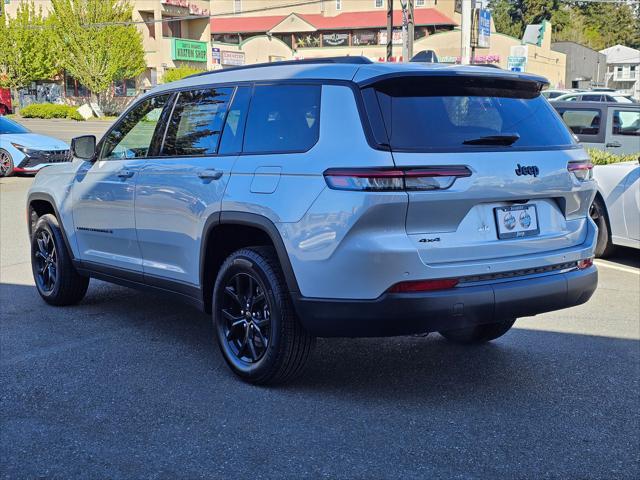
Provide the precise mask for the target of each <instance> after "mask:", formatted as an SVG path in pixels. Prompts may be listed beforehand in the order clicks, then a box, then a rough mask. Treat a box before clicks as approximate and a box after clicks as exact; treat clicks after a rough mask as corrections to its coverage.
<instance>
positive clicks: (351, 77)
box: [149, 57, 548, 94]
mask: <svg viewBox="0 0 640 480" xmlns="http://www.w3.org/2000/svg"><path fill="white" fill-rule="evenodd" d="M349 59H352V60H353V61H354V63H348V60H349ZM396 75H408V76H415V75H428V76H456V77H458V76H473V77H490V78H504V79H514V80H515V79H521V80H527V81H533V82H538V83H545V84H546V83H548V82H547V80H546V79H545V78H543V77H540V76H537V75H531V74H527V73H516V72H510V71H507V70H501V69H496V68H489V67H479V66H473V65H450V64H443V63H373V62H370V61H369V60H367V59H363V58H362V57H344V58H343V59H342V60H340V59H338V58H334V62H332V63H327V59H318V61H317V62H314V61H313V60H305V61H291V62H274V63H266V64H257V65H246V66H243V67H238V68H228V69H222V70H214V71H212V72H209V73H203V74H200V75H196V76H192V77H188V78H184V79H182V80H179V81H176V82H171V83H167V84H163V85H159V86H158V87H156V88H154V89H152V90H150V92H149V93H152V94H155V93H157V92H161V91H165V90H174V89H179V88H185V87H197V86H200V85H213V84H223V83H241V82H256V81H278V80H291V81H296V80H311V79H312V80H343V81H352V82H355V83H357V84H359V85H366V84H370V83H372V82H375V81H377V80H378V79H382V78H388V77H390V76H396Z"/></svg>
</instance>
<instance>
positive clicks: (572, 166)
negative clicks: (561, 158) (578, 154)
mask: <svg viewBox="0 0 640 480" xmlns="http://www.w3.org/2000/svg"><path fill="white" fill-rule="evenodd" d="M567 170H569V171H570V172H571V173H573V175H574V176H575V177H576V178H577V179H578V180H580V181H582V182H584V181H587V180H590V179H591V178H593V163H591V162H589V161H580V162H569V164H568V165H567Z"/></svg>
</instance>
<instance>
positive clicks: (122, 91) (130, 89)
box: [113, 78, 136, 97]
mask: <svg viewBox="0 0 640 480" xmlns="http://www.w3.org/2000/svg"><path fill="white" fill-rule="evenodd" d="M113 94H114V96H116V97H135V95H136V79H135V78H128V79H126V80H119V81H117V82H115V83H114V84H113Z"/></svg>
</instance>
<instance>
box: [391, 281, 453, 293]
mask: <svg viewBox="0 0 640 480" xmlns="http://www.w3.org/2000/svg"><path fill="white" fill-rule="evenodd" d="M457 284H458V280H457V279H455V278H441V279H438V280H411V281H408V282H400V283H396V284H395V285H394V286H392V287H391V288H390V289H389V290H388V292H389V293H416V292H431V291H433V290H446V289H448V288H453V287H455V286H456V285H457Z"/></svg>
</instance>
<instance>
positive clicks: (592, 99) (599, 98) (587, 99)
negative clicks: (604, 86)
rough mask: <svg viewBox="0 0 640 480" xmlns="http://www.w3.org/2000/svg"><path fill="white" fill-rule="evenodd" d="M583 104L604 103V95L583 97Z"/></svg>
mask: <svg viewBox="0 0 640 480" xmlns="http://www.w3.org/2000/svg"><path fill="white" fill-rule="evenodd" d="M582 101H583V102H600V101H602V95H583V96H582Z"/></svg>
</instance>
